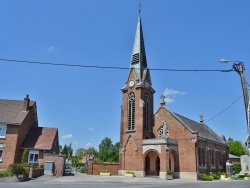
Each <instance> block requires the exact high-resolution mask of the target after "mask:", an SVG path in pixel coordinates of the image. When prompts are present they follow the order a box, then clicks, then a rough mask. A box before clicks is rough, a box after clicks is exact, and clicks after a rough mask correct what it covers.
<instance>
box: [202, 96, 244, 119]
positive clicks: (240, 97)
mask: <svg viewBox="0 0 250 188" xmlns="http://www.w3.org/2000/svg"><path fill="white" fill-rule="evenodd" d="M241 97H243V95H241V96H240V97H239V98H237V99H236V100H235V101H234V102H233V103H232V104H230V105H229V106H228V107H227V108H225V109H224V110H222V111H221V112H220V113H218V114H217V115H215V116H214V117H212V118H210V119H209V120H207V121H206V122H205V123H207V122H209V121H211V120H212V119H214V118H216V117H218V116H219V115H221V114H222V113H224V112H225V111H226V110H228V109H229V108H230V107H231V106H233V105H234V104H235V103H236V102H237V101H238V100H240V98H241Z"/></svg>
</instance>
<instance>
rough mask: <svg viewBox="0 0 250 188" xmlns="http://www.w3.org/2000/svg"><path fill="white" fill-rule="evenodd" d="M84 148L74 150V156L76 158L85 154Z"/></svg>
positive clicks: (80, 157)
mask: <svg viewBox="0 0 250 188" xmlns="http://www.w3.org/2000/svg"><path fill="white" fill-rule="evenodd" d="M85 151H86V150H85V149H84V148H79V149H77V150H76V153H75V156H77V157H78V159H82V157H83V156H84V155H85Z"/></svg>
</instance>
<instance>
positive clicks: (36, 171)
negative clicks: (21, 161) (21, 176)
mask: <svg viewBox="0 0 250 188" xmlns="http://www.w3.org/2000/svg"><path fill="white" fill-rule="evenodd" d="M43 174H44V169H43V168H34V167H30V172H29V178H35V177H38V176H41V175H43Z"/></svg>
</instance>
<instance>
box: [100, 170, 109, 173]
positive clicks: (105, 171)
mask: <svg viewBox="0 0 250 188" xmlns="http://www.w3.org/2000/svg"><path fill="white" fill-rule="evenodd" d="M101 173H109V170H101Z"/></svg>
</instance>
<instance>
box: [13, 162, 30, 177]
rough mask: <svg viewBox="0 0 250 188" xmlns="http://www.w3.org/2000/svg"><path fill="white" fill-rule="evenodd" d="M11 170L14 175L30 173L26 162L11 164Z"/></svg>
mask: <svg viewBox="0 0 250 188" xmlns="http://www.w3.org/2000/svg"><path fill="white" fill-rule="evenodd" d="M9 170H10V171H11V173H12V175H16V176H18V175H28V174H29V169H28V168H27V167H26V166H25V165H24V164H10V165H9Z"/></svg>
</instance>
